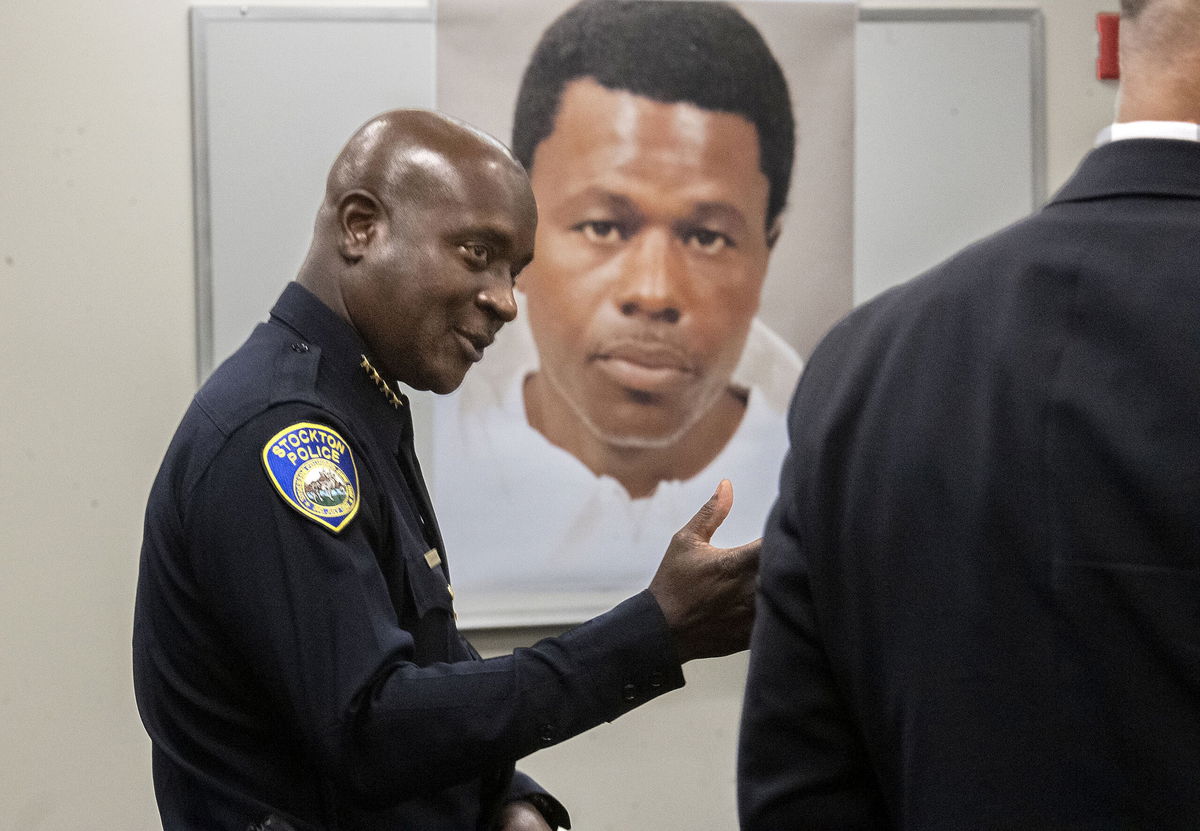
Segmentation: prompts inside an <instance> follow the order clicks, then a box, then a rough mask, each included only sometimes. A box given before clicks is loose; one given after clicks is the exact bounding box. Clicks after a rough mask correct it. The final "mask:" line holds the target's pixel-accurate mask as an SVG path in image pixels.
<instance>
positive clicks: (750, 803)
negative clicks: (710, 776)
mask: <svg viewBox="0 0 1200 831" xmlns="http://www.w3.org/2000/svg"><path fill="white" fill-rule="evenodd" d="M795 421H796V419H795V417H793V423H794V422H795ZM792 439H793V448H795V446H796V436H795V435H794V433H793V437H792ZM808 469H809V468H808V465H807V464H806V463H805V460H804V459H803V458H801V457H800V456H799V455H798V454H797V453H796V451H795V450H794V449H793V451H792V452H790V453H789V454H788V457H787V459H786V460H785V462H784V466H783V473H782V477H781V487H780V496H779V499H778V501H777V503H776V505H775V507H774V509H773V510H772V513H771V516H770V517H769V519H768V522H767V528H766V532H765V534H764V538H763V553H762V562H761V567H760V568H761V572H760V574H761V579H760V586H759V592H758V599H757V606H756V611H755V622H754V633H753V636H752V639H751V644H750V670H749V678H748V681H747V686H746V697H745V703H744V707H743V714H742V726H741V737H740V742H739V748H738V810H739V815H740V818H741V822H742V828H743V829H746V831H755V830H756V829H762V830H763V831H767V829H781V828H788V829H850V828H876V827H883V826H885V825H886V823H885V822H884V817H883V814H882V810H881V806H880V799H879V796H878V790H877V787H876V784H875V778H874V775H873V773H872V771H871V767H870V763H869V760H868V758H867V755H866V752H865V750H864V747H863V742H862V740H861V738H860V735H859V734H858V732H857V730H856V729H855V727H854V725H853V724H852V722H851V719H850V718H849V712H848V709H847V704H846V702H845V701H844V700H843V697H842V695H841V694H840V691H839V689H838V685H837V683H836V681H835V675H834V672H833V670H832V668H831V666H830V664H829V661H828V659H827V657H826V653H825V650H824V648H823V647H822V643H821V635H820V625H819V620H818V619H817V613H816V609H815V604H814V599H813V590H812V589H813V587H812V575H811V574H810V562H809V558H808V556H807V552H806V551H805V545H804V539H803V534H802V532H801V527H802V516H801V510H802V508H803V507H804V503H803V496H802V495H801V494H802V491H803V486H802V477H803V476H804V475H805V473H806V471H807V470H808Z"/></svg>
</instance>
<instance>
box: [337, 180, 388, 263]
mask: <svg viewBox="0 0 1200 831" xmlns="http://www.w3.org/2000/svg"><path fill="white" fill-rule="evenodd" d="M384 217H385V213H384V210H383V205H381V204H380V202H379V200H378V199H376V198H375V196H374V195H373V194H371V193H369V192H367V191H365V190H352V191H349V192H348V193H346V194H345V195H343V196H342V198H341V199H340V200H339V201H338V208H337V219H338V251H339V252H340V253H341V255H342V256H343V257H344V258H346V259H347V260H349V261H351V262H357V261H358V260H360V259H362V257H363V255H364V254H366V253H367V249H368V248H370V247H371V243H372V242H374V241H375V239H376V237H377V236H378V235H379V233H380V231H381V230H382V225H383V222H384Z"/></svg>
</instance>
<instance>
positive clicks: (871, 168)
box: [191, 6, 1045, 449]
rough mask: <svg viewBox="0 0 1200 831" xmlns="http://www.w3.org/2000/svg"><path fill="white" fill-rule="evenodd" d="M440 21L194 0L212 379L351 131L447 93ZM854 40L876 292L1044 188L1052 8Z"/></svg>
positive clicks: (201, 237) (883, 30) (301, 230)
mask: <svg viewBox="0 0 1200 831" xmlns="http://www.w3.org/2000/svg"><path fill="white" fill-rule="evenodd" d="M434 25H435V23H434V11H433V9H432V8H374V7H372V8H283V7H254V6H209V7H204V6H202V7H194V8H193V9H192V10H191V39H192V94H193V144H194V179H195V223H196V287H197V291H196V297H197V302H196V321H197V326H196V331H197V350H196V351H197V360H196V366H197V374H198V377H199V378H200V379H203V378H204V377H205V376H207V375H208V373H209V372H210V371H211V370H212V368H213V367H214V366H215V365H216V364H217V363H219V362H220V361H221V360H223V359H224V358H225V357H226V356H227V355H229V354H230V353H231V352H232V351H233V350H234V349H236V348H237V346H238V345H239V344H240V343H241V342H242V341H243V340H244V339H245V338H246V336H247V335H248V334H249V332H250V330H251V329H252V328H253V326H254V324H255V323H256V322H257V321H259V320H262V319H263V318H264V317H265V316H266V313H267V311H268V310H269V309H270V307H271V304H272V303H273V302H274V300H275V298H276V296H277V295H278V293H279V291H280V290H281V289H282V287H283V286H284V284H286V283H287V282H288V281H289V280H290V279H292V277H293V276H294V275H295V274H296V272H297V270H298V268H299V266H300V264H301V262H302V261H303V259H304V255H305V253H306V250H307V246H308V242H309V239H310V236H311V231H312V223H313V220H314V218H315V216H316V211H317V208H318V206H319V204H320V201H321V198H322V195H323V190H324V178H325V174H326V172H327V170H328V168H329V165H330V163H331V162H332V160H333V159H334V157H335V156H336V155H337V153H338V151H339V150H340V149H341V146H342V143H343V142H344V141H345V140H346V139H347V138H348V137H349V136H350V134H351V133H353V132H354V130H355V129H356V128H357V127H358V126H359V125H360V124H362V123H363V122H364V121H366V120H367V119H368V118H369V117H371V116H372V115H374V114H376V113H378V112H382V111H384V110H388V109H393V108H396V107H433V106H434V101H435V98H434V95H435V83H434V81H435V78H434V74H435V55H434V44H435V31H434ZM856 54H857V57H856V75H857V78H856V83H855V95H856V99H857V100H856V104H855V112H856V127H855V141H856V151H855V156H854V164H855V176H854V201H855V210H854V229H855V244H854V298H855V302H861V301H863V300H865V299H867V298H869V297H871V296H873V295H874V294H876V293H878V292H879V291H881V290H882V289H884V288H886V287H888V286H890V285H894V284H895V283H897V282H901V281H903V280H906V279H908V278H910V277H913V276H915V275H916V274H918V273H919V272H921V271H923V270H924V269H926V268H928V267H930V266H932V265H934V264H936V263H937V262H938V261H940V260H941V259H943V258H945V257H946V256H948V255H950V254H951V253H953V252H954V251H956V250H958V249H959V248H961V247H962V246H963V245H965V244H967V243H969V242H971V241H972V240H974V239H977V238H979V237H981V236H983V235H985V234H987V233H989V232H991V231H994V230H996V229H998V228H1000V227H1001V226H1003V225H1005V224H1006V223H1008V222H1010V221H1012V220H1014V219H1016V218H1018V217H1020V216H1022V215H1023V214H1026V213H1028V212H1029V211H1030V210H1031V209H1032V208H1034V207H1036V206H1037V205H1039V204H1041V202H1042V201H1043V199H1044V181H1045V136H1044V55H1043V35H1042V17H1041V13H1040V12H1039V11H1037V10H1036V9H1013V8H1004V9H912V8H905V9H863V10H861V11H860V23H859V26H858V33H857V50H856ZM415 403H416V404H418V407H416V408H415V409H417V410H418V412H420V410H422V409H423V408H424V403H423V402H415ZM418 421H420V419H418ZM422 432H423V431H422V425H421V424H420V423H418V445H419V447H418V449H420V445H421V444H422V443H423V436H422V435H421V433H422Z"/></svg>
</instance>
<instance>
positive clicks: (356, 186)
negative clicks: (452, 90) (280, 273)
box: [296, 110, 537, 392]
mask: <svg viewBox="0 0 1200 831" xmlns="http://www.w3.org/2000/svg"><path fill="white" fill-rule="evenodd" d="M536 227H537V208H536V206H535V205H534V201H533V192H532V190H530V187H529V179H528V177H527V176H526V175H525V170H524V168H522V167H521V165H520V164H519V163H518V162H517V161H516V160H515V159H514V158H513V156H512V154H511V153H510V152H509V151H508V149H507V148H506V147H505V146H504V145H503V144H501V143H500V142H499V141H497V140H496V139H494V138H492V137H491V136H489V135H487V134H486V133H483V132H482V131H480V130H477V129H476V128H474V127H472V126H470V125H468V124H464V123H463V122H461V121H457V120H455V119H453V118H450V117H448V116H445V115H441V114H439V113H433V112H428V111H425V110H394V111H392V112H387V113H384V114H382V115H379V116H376V117H375V118H373V119H371V120H370V121H369V122H367V123H366V124H364V125H363V126H362V127H361V128H359V129H358V131H357V132H355V134H354V135H353V136H352V137H351V138H350V140H349V141H348V142H347V143H346V146H345V147H344V148H343V149H342V152H341V153H340V154H339V155H338V157H337V160H336V161H335V162H334V163H333V167H332V168H331V170H330V171H329V176H328V179H327V181H326V191H325V199H324V201H323V202H322V205H321V209H320V212H319V213H318V215H317V222H316V227H315V229H314V233H313V242H312V247H311V248H310V249H309V254H308V258H307V260H305V263H304V266H303V267H302V268H301V270H300V273H299V275H298V276H297V278H296V279H297V282H299V283H300V284H301V285H303V286H305V287H306V288H308V289H309V290H310V291H311V292H313V294H315V295H316V296H317V297H318V298H319V299H320V300H322V301H323V302H324V303H325V304H326V305H327V306H329V307H330V308H331V309H333V310H334V312H336V313H337V314H338V315H340V316H341V317H342V318H343V319H345V320H346V321H347V322H349V323H350V324H351V326H353V327H354V329H355V330H356V331H357V332H358V334H359V336H360V337H361V338H362V340H363V342H364V344H365V345H366V347H367V351H368V352H369V353H370V357H371V359H372V361H373V362H375V363H376V365H377V366H378V367H379V368H380V370H381V371H383V372H385V375H387V376H388V377H389V378H392V379H398V380H401V381H403V382H404V383H406V384H408V385H410V386H412V387H415V388H417V389H431V390H434V391H435V392H448V391H450V390H452V389H454V388H455V387H457V386H458V384H459V383H460V382H461V381H462V378H463V375H464V374H465V373H466V371H467V369H468V368H469V366H470V364H471V363H472V362H474V361H477V360H479V358H480V357H481V355H482V351H483V349H484V348H485V347H486V346H487V345H488V344H489V343H491V341H492V338H493V337H494V335H495V333H496V330H498V329H499V328H500V326H501V325H502V324H504V323H505V322H507V321H509V320H512V319H513V317H515V316H516V311H517V310H516V301H515V299H514V297H513V293H512V289H513V281H514V280H515V277H516V274H517V272H519V271H520V270H521V269H522V268H523V267H524V266H525V264H526V263H528V262H529V260H530V259H532V257H533V238H534V232H535V230H536Z"/></svg>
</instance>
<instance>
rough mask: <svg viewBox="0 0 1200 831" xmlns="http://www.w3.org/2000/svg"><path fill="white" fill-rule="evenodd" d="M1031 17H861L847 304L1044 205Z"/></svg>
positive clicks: (895, 12) (1038, 31)
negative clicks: (852, 235) (850, 278)
mask: <svg viewBox="0 0 1200 831" xmlns="http://www.w3.org/2000/svg"><path fill="white" fill-rule="evenodd" d="M1043 43H1044V41H1043V34H1042V15H1041V12H1040V11H1038V10H1037V9H870V10H868V9H863V10H861V12H860V17H859V26H858V32H857V42H856V47H857V49H856V65H855V70H856V72H855V96H856V123H855V176H854V206H855V207H854V230H855V243H854V301H855V303H861V302H862V301H864V300H867V299H869V298H870V297H872V296H874V295H875V294H878V293H879V292H880V291H882V290H884V289H886V288H888V287H889V286H892V285H895V284H896V283H899V282H903V281H904V280H907V279H909V278H911V277H914V276H916V275H917V274H919V273H921V272H922V271H924V270H926V269H928V268H929V267H930V266H933V265H936V264H937V263H938V262H940V261H941V260H943V259H945V258H946V257H947V256H949V255H950V254H953V253H954V252H955V251H957V250H958V249H960V248H962V247H963V246H964V245H966V244H968V243H970V242H972V241H974V240H976V239H979V238H980V237H982V236H984V235H986V234H988V233H990V232H992V231H996V230H998V229H1000V228H1001V227H1003V226H1004V225H1007V224H1009V223H1010V222H1012V221H1013V220H1016V219H1018V218H1020V217H1022V216H1024V215H1025V214H1027V213H1029V212H1030V211H1031V210H1032V209H1034V208H1035V207H1037V206H1039V205H1041V204H1042V202H1043V201H1044V199H1045V157H1046V151H1045V146H1046V139H1045V127H1044V124H1045V117H1044V112H1045V104H1044V96H1045V80H1044V66H1045V58H1044V53H1043Z"/></svg>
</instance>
